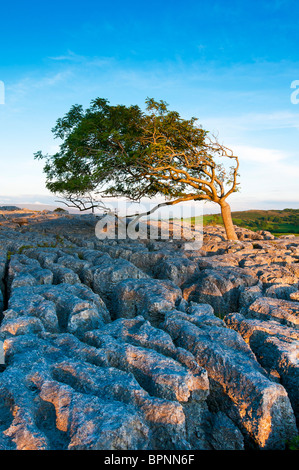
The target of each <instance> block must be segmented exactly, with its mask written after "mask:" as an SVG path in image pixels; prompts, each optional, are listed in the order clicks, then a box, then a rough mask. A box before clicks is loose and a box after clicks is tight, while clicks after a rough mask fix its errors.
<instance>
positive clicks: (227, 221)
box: [219, 200, 238, 240]
mask: <svg viewBox="0 0 299 470" xmlns="http://www.w3.org/2000/svg"><path fill="white" fill-rule="evenodd" d="M219 204H220V206H221V215H222V219H223V223H224V228H225V231H226V236H227V239H228V240H238V237H237V235H236V232H235V228H234V224H233V221H232V215H231V211H230V205H229V204H228V203H227V202H226V201H225V200H224V201H221V202H219Z"/></svg>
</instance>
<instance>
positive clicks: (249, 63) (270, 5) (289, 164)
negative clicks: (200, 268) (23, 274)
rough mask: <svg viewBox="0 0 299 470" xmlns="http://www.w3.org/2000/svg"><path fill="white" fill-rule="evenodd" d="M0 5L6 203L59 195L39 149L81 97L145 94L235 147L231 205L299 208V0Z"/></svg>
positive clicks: (50, 145) (129, 98) (0, 131)
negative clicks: (235, 186) (237, 188)
mask: <svg viewBox="0 0 299 470" xmlns="http://www.w3.org/2000/svg"><path fill="white" fill-rule="evenodd" d="M0 13H1V30H0V81H1V82H2V83H3V84H4V87H5V103H4V104H0V162H1V166H0V204H4V203H13V202H16V203H21V202H24V203H29V202H31V203H32V202H42V203H51V202H53V201H55V197H53V196H52V195H50V193H49V192H48V191H47V190H46V188H45V177H44V175H43V172H42V163H40V162H37V161H36V160H34V159H33V153H34V152H36V151H37V150H42V151H43V152H44V153H47V152H48V153H53V152H54V151H56V149H57V145H58V142H57V141H55V140H54V139H53V135H52V133H51V128H52V127H53V126H54V125H55V122H56V120H57V119H58V118H59V117H62V116H63V115H64V114H65V113H66V112H67V111H68V110H69V108H70V107H71V106H72V105H73V104H75V103H77V104H82V105H83V106H85V107H88V105H89V103H90V101H91V100H92V99H94V98H96V97H102V98H107V99H108V100H109V101H110V102H111V104H118V103H121V104H126V105H130V104H138V105H139V106H141V107H144V101H145V99H146V97H147V96H149V97H153V98H155V99H163V100H165V101H167V102H168V103H169V107H170V108H171V109H175V110H177V111H179V112H180V113H181V115H182V116H183V117H186V118H187V117H191V116H196V117H197V118H198V120H199V123H201V124H202V125H203V127H204V128H206V129H207V130H210V131H211V132H215V133H217V134H218V136H219V140H220V141H222V142H223V143H224V144H225V145H227V146H230V147H231V148H232V149H233V150H234V151H235V153H236V154H237V155H239V158H240V163H241V166H240V176H241V177H240V182H241V192H240V193H238V194H236V195H233V196H232V197H231V198H230V200H231V206H232V209H235V210H242V209H244V210H246V209H254V208H264V209H271V208H285V207H293V208H299V195H298V181H299V162H298V137H299V104H295V102H294V100H293V103H292V101H291V93H292V92H296V89H292V88H291V84H292V82H294V81H295V80H299V57H298V44H299V24H298V17H299V16H298V15H299V4H298V2H297V1H290V0H285V1H284V0H269V1H265V0H261V1H256V0H254V1H251V2H249V1H242V0H239V1H236V0H235V1H233V0H225V1H224V0H222V1H216V0H209V1H203V0H196V1H195V0H185V2H181V1H176V0H172V1H170V0H164V1H163V0H160V1H159V2H158V1H156V0H153V1H151V2H140V1H130V0H128V1H127V2H121V1H119V0H114V1H113V2H111V4H109V3H108V2H106V1H105V2H104V1H101V0H99V1H90V0H86V1H85V2H76V1H72V2H71V1H63V0H62V1H60V2H58V1H56V0H53V1H51V2H40V1H26V2H25V1H15V2H13V3H11V4H9V3H6V4H5V5H3V3H2V4H1V11H0ZM298 97H299V94H298ZM0 103H1V88H0ZM207 207H208V212H211V211H214V210H215V211H216V212H218V207H217V206H216V207H212V206H207Z"/></svg>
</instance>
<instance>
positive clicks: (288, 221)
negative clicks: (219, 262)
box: [203, 209, 299, 236]
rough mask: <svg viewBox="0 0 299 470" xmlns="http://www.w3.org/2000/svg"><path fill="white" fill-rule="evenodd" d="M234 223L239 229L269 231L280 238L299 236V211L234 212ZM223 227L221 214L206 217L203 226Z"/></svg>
mask: <svg viewBox="0 0 299 470" xmlns="http://www.w3.org/2000/svg"><path fill="white" fill-rule="evenodd" d="M232 219H233V223H234V224H235V225H237V226H238V227H244V228H248V229H249V230H253V231H257V230H268V231H269V232H271V233H273V234H275V235H277V236H279V235H283V234H299V209H283V210H270V211H266V210H265V211H263V210H256V211H254V210H250V211H239V212H232ZM216 220H217V224H219V225H223V220H222V217H221V216H220V214H218V215H216V216H215V214H214V215H204V218H203V224H204V225H208V224H209V225H211V224H213V223H215V221H216Z"/></svg>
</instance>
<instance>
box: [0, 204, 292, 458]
mask: <svg viewBox="0 0 299 470" xmlns="http://www.w3.org/2000/svg"><path fill="white" fill-rule="evenodd" d="M7 209H10V208H2V210H1V209H0V288H1V289H0V313H1V326H0V340H1V341H2V342H3V348H4V355H5V364H4V365H2V366H1V373H0V396H1V401H0V431H1V432H0V449H2V450H12V449H18V450H19V449H27V450H59V449H70V450H71V449H79V450H81V449H87V450H92V449H104V450H127V449H128V450H137V449H138V450H140V449H141V450H142V449H147V450H154V449H155V450H166V449H170V450H174V449H182V450H196V449H199V450H242V449H269V450H270V449H281V450H283V449H286V448H288V445H289V443H290V442H291V441H292V440H293V439H295V438H296V436H297V435H298V430H297V426H298V418H299V388H298V378H299V374H298V370H299V369H298V345H299V330H298V326H299V290H298V288H299V285H298V281H299V279H298V278H299V237H292V236H288V237H280V238H275V237H273V236H272V235H271V234H269V233H268V232H260V233H254V232H251V231H249V230H246V229H240V228H237V232H238V237H239V241H238V242H229V241H227V240H226V238H225V234H224V231H223V228H222V227H212V226H211V227H206V228H205V229H204V239H203V245H202V247H201V248H199V249H195V250H194V249H192V250H187V249H186V245H185V243H184V242H183V241H182V240H150V239H149V240H131V239H127V240H108V239H107V240H99V239H98V238H97V237H95V230H94V228H95V224H96V219H95V218H94V217H93V216H90V215H83V216H75V215H73V216H71V215H63V214H59V213H54V212H33V211H26V210H13V211H12V210H7ZM0 358H1V356H0ZM2 362H3V361H2Z"/></svg>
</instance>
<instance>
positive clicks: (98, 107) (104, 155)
mask: <svg viewBox="0 0 299 470" xmlns="http://www.w3.org/2000/svg"><path fill="white" fill-rule="evenodd" d="M197 121H198V120H197V118H195V117H192V118H190V119H183V118H182V117H181V116H180V114H179V113H178V112H177V111H170V110H169V109H168V105H167V103H165V102H164V101H162V100H161V101H159V102H158V101H155V100H154V99H153V98H147V100H146V111H142V110H141V109H140V108H139V106H136V105H135V106H124V105H116V106H112V105H110V104H109V101H107V100H106V99H102V98H97V99H95V100H93V101H92V102H91V105H90V107H89V108H88V109H86V110H84V109H83V107H82V106H80V105H75V106H73V107H72V108H71V109H70V111H69V112H68V113H67V114H66V115H65V116H64V117H63V118H60V119H58V120H57V122H56V126H55V127H54V128H53V129H52V131H53V134H54V136H55V137H56V138H59V139H60V140H61V144H60V148H59V152H57V153H56V154H54V155H43V154H42V152H41V151H39V152H37V153H36V154H35V157H36V158H38V159H45V166H44V172H45V174H46V177H47V180H46V186H47V188H48V189H49V190H50V191H51V192H53V193H56V194H60V195H62V197H63V198H65V199H66V200H68V201H70V202H74V201H83V200H85V201H86V200H87V199H86V198H89V200H90V201H91V203H92V201H93V198H94V195H101V196H102V197H103V196H104V197H105V196H115V197H116V196H125V197H127V198H129V199H130V200H132V201H140V199H142V198H143V197H150V198H153V197H157V196H163V197H164V198H165V200H166V201H167V202H166V204H171V205H173V204H176V203H179V202H182V201H188V200H194V201H199V200H209V201H212V202H215V203H218V204H219V205H220V207H221V213H222V216H223V220H224V224H225V228H226V233H227V237H228V238H229V239H236V234H235V231H234V227H233V224H232V220H231V215H230V207H229V205H228V203H227V201H226V199H227V197H228V196H229V195H230V194H232V193H233V192H235V191H237V190H238V182H237V178H238V168H239V161H238V157H237V156H235V155H234V153H233V152H232V150H230V149H228V148H227V147H225V146H223V145H222V144H220V143H219V142H218V140H217V139H216V138H214V137H213V136H210V134H209V133H208V132H207V131H206V130H204V129H202V127H201V126H199V125H198V123H197ZM227 162H229V167H228V165H227ZM84 198H85V199H84ZM83 208H88V207H87V205H85V204H83Z"/></svg>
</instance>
